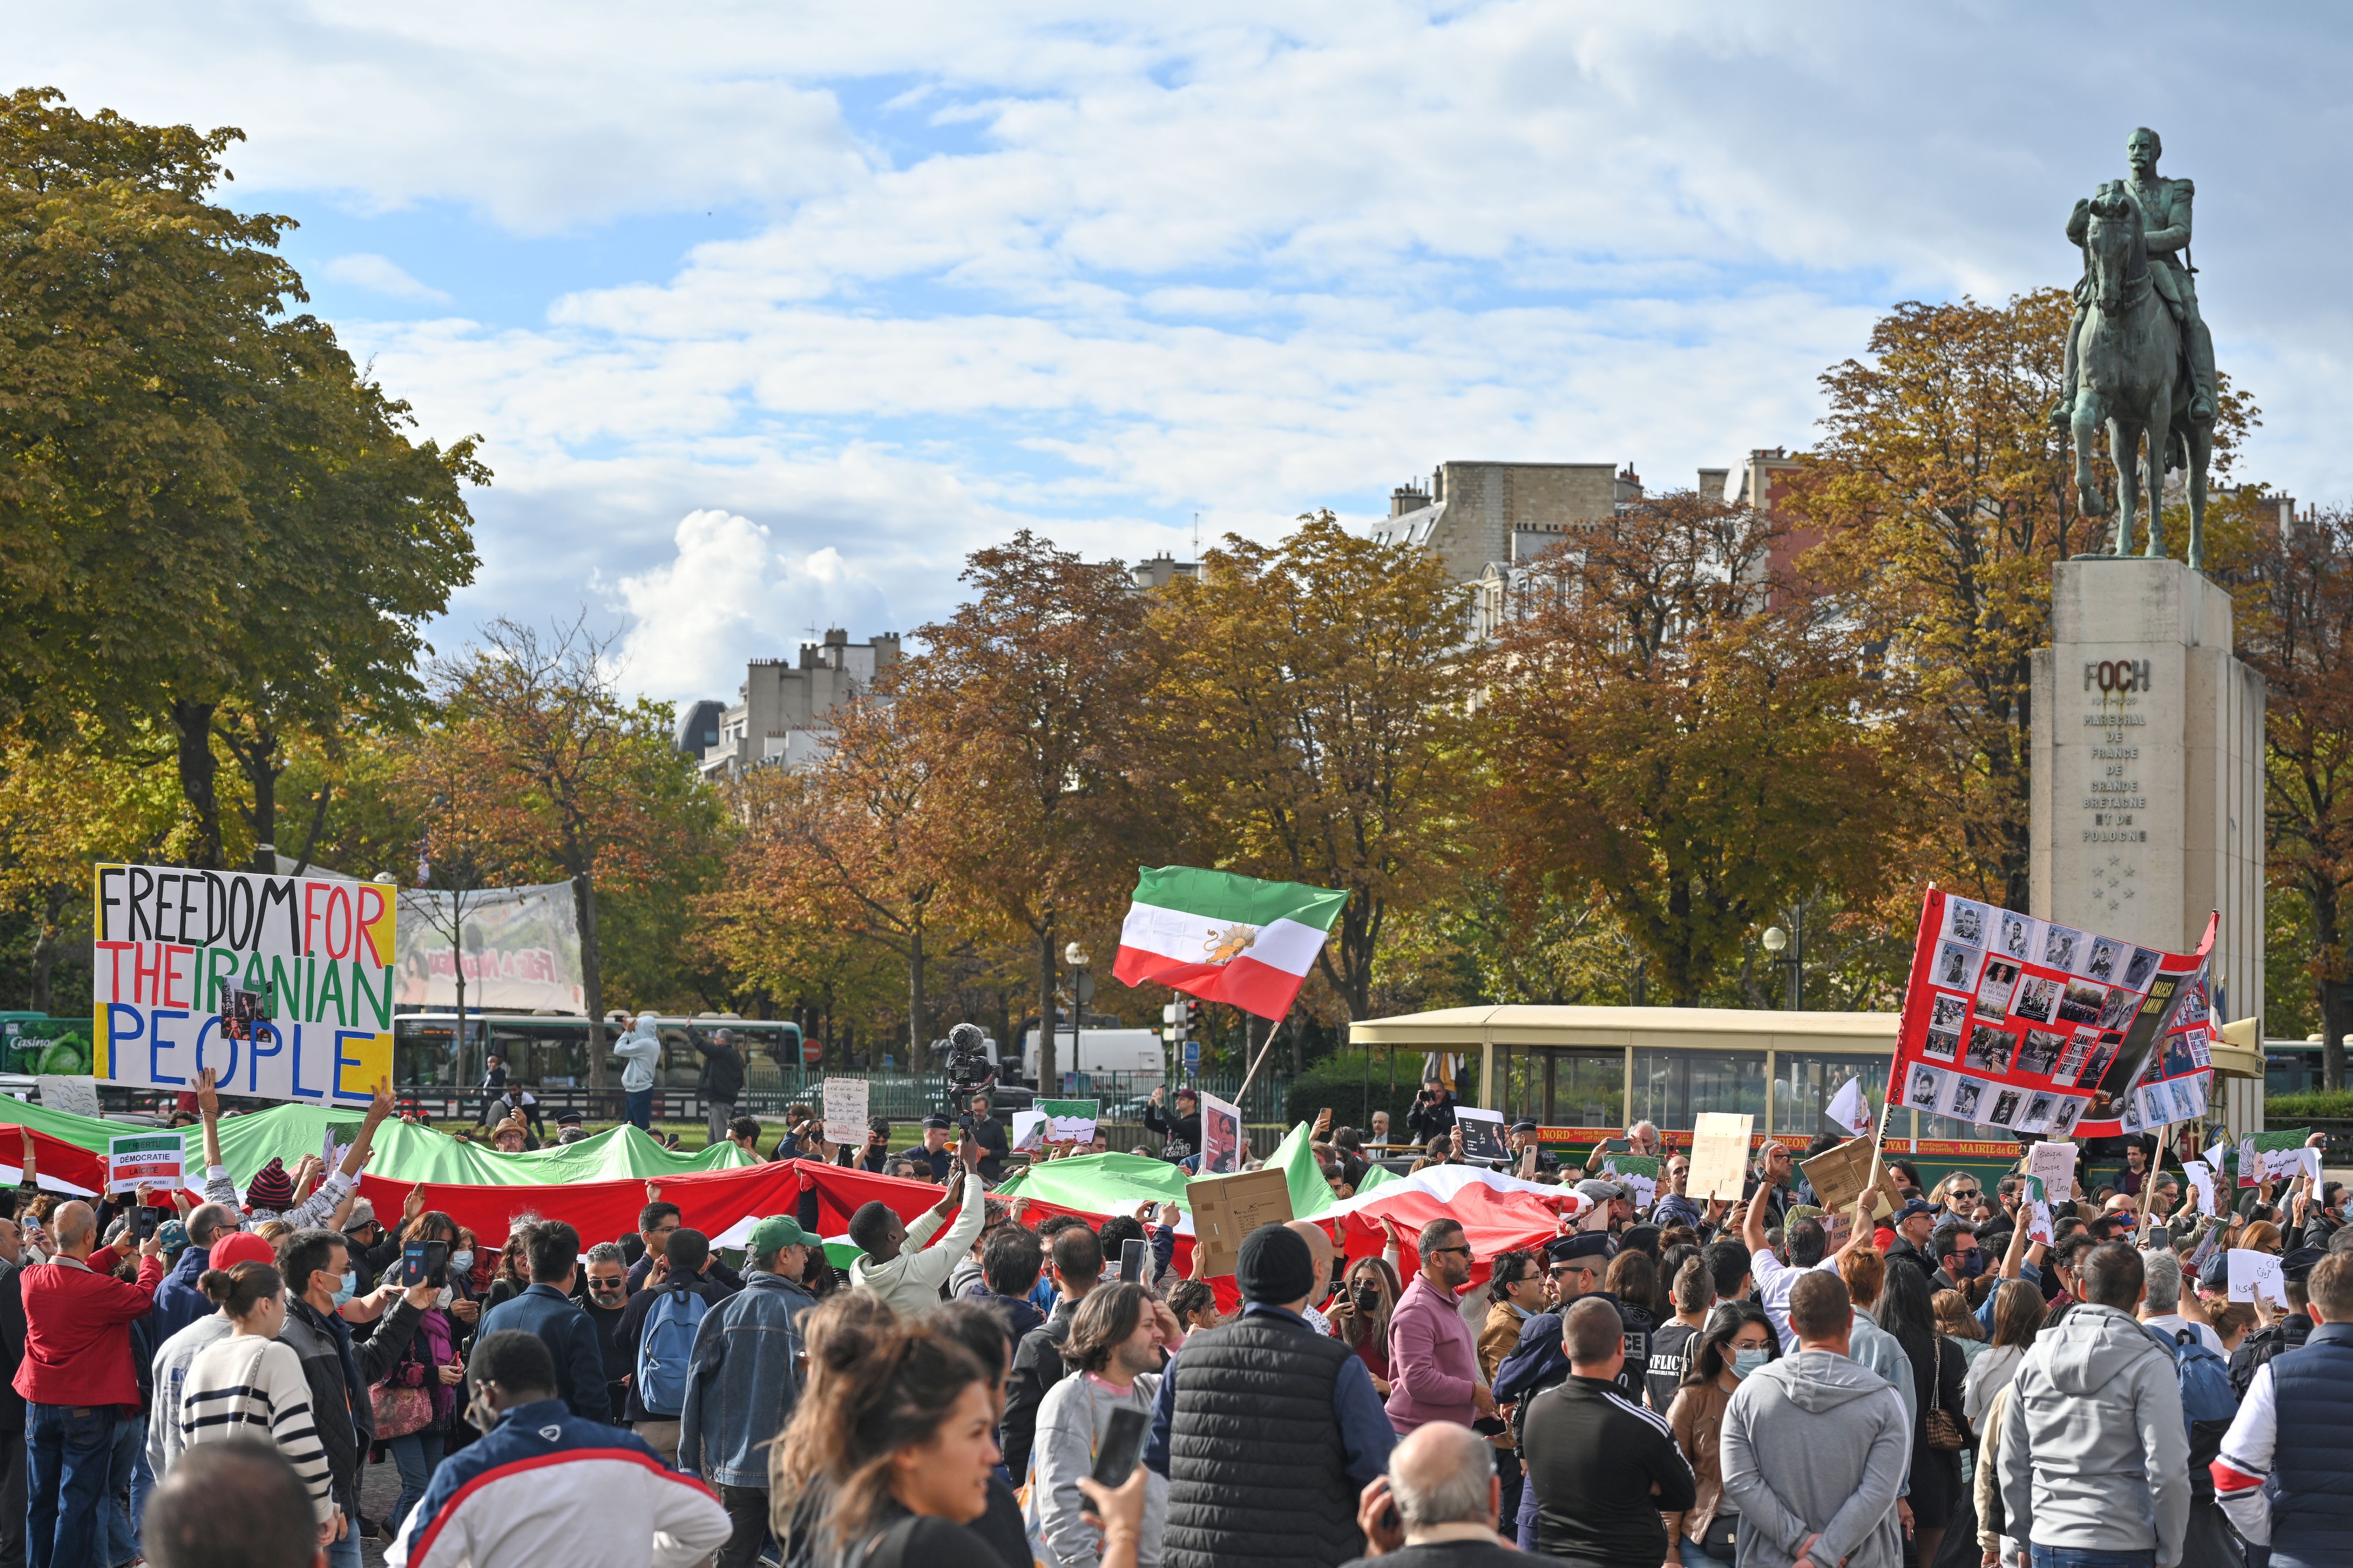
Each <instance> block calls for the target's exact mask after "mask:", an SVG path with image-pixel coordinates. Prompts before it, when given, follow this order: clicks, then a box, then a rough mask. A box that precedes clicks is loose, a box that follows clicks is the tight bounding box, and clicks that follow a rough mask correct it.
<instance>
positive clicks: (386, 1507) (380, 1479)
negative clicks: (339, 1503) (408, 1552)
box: [360, 1458, 400, 1568]
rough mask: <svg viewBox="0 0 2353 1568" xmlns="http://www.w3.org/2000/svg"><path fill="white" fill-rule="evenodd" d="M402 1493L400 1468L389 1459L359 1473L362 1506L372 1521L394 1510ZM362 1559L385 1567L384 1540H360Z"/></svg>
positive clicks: (370, 1567)
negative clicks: (393, 1507)
mask: <svg viewBox="0 0 2353 1568" xmlns="http://www.w3.org/2000/svg"><path fill="white" fill-rule="evenodd" d="M399 1496H400V1468H399V1467H398V1466H396V1465H395V1464H394V1463H393V1462H392V1460H391V1459H390V1458H386V1459H385V1461H384V1463H382V1464H380V1465H370V1466H369V1467H368V1468H366V1469H365V1470H364V1471H362V1472H361V1474H360V1507H361V1508H362V1509H363V1510H365V1512H366V1514H367V1516H368V1518H369V1520H371V1521H375V1520H381V1519H382V1518H384V1516H385V1515H386V1514H388V1513H390V1512H391V1511H392V1504H393V1500H394V1499H396V1498H397V1497H399ZM360 1561H361V1562H363V1563H366V1564H367V1565H368V1568H382V1564H383V1563H384V1543H383V1542H379V1541H376V1540H375V1539H374V1538H372V1537H371V1538H369V1539H366V1540H364V1541H362V1542H360Z"/></svg>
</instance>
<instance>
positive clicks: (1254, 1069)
mask: <svg viewBox="0 0 2353 1568" xmlns="http://www.w3.org/2000/svg"><path fill="white" fill-rule="evenodd" d="M1289 1022H1291V1009H1290V1008H1288V1007H1285V1008H1284V1009H1283V1010H1282V1017H1280V1018H1277V1019H1276V1020H1275V1021H1274V1027H1272V1028H1271V1029H1269V1030H1268V1031H1267V1032H1266V1043H1265V1044H1264V1045H1262V1046H1261V1047H1259V1048H1258V1057H1257V1059H1256V1060H1254V1061H1252V1062H1251V1063H1250V1071H1248V1072H1246V1073H1244V1074H1243V1075H1242V1086H1241V1088H1240V1089H1236V1090H1234V1105H1235V1107H1236V1108H1237V1109H1239V1108H1240V1105H1241V1102H1242V1096H1243V1095H1246V1094H1248V1093H1249V1092H1250V1083H1251V1080H1252V1079H1256V1078H1257V1077H1258V1069H1259V1068H1261V1067H1262V1066H1264V1065H1265V1063H1266V1053H1267V1052H1269V1051H1271V1050H1272V1049H1273V1048H1274V1037H1275V1036H1277V1035H1279V1034H1281V1033H1282V1026H1284V1025H1285V1024H1288V1023H1289ZM1244 1038H1245V1039H1247V1038H1248V1036H1244Z"/></svg>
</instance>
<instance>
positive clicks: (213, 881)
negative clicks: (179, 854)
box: [90, 866, 395, 1105]
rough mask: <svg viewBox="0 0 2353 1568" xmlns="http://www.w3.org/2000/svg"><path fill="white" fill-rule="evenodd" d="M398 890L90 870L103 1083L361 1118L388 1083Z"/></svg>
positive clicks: (231, 874) (241, 875) (168, 871)
mask: <svg viewBox="0 0 2353 1568" xmlns="http://www.w3.org/2000/svg"><path fill="white" fill-rule="evenodd" d="M392 893H393V889H390V888H386V887H380V886H378V885H376V884H375V883H373V882H349V881H342V880H337V879H328V878H323V877H263V876H257V875H254V874H252V873H250V872H244V871H192V870H186V869H184V868H179V867H176V866H100V867H99V868H98V874H97V889H96V898H97V902H96V907H95V910H94V912H93V918H92V921H91V928H92V930H93V931H95V932H96V933H97V935H96V939H95V940H94V941H93V942H92V943H91V949H92V951H91V954H90V958H91V963H92V968H93V974H92V982H93V984H92V989H93V991H94V993H95V995H96V1004H95V1006H94V1008H93V1017H92V1020H91V1023H92V1027H93V1030H94V1033H93V1035H92V1040H93V1042H94V1045H95V1049H96V1053H97V1062H96V1070H97V1076H98V1078H99V1079H100V1081H101V1082H105V1083H120V1084H128V1085H131V1086H132V1087H134V1088H140V1089H174V1090H177V1089H189V1088H193V1087H194V1086H195V1081H196V1073H197V1070H198V1069H199V1068H213V1069H214V1071H215V1072H216V1073H217V1074H218V1075H219V1083H220V1089H221V1091H222V1092H223V1093H225V1094H244V1095H253V1096H257V1097H259V1098H261V1099H265V1100H311V1101H314V1102H317V1103H321V1104H328V1105H335V1104H343V1105H364V1104H365V1103H366V1102H367V1100H368V1099H369V1096H370V1093H371V1091H372V1090H373V1089H374V1088H375V1084H376V1082H377V1081H378V1080H379V1079H387V1080H388V1079H390V1078H391V1076H392V962H393V953H394V947H393V925H394V920H395V909H394V902H393V898H392Z"/></svg>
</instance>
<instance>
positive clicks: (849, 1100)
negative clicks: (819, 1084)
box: [825, 1078, 873, 1143]
mask: <svg viewBox="0 0 2353 1568" xmlns="http://www.w3.org/2000/svg"><path fill="white" fill-rule="evenodd" d="M872 1087H873V1086H872V1085H871V1084H869V1083H868V1082H867V1081H866V1080H865V1079H862V1078H829V1079H826V1080H825V1135H826V1137H827V1138H828V1139H829V1140H830V1141H832V1142H836V1143H841V1142H849V1139H850V1138H852V1137H855V1136H856V1135H857V1133H858V1132H859V1131H862V1130H863V1129H864V1128H865V1126H866V1108H867V1106H868V1105H869V1104H871V1099H870V1098H869V1097H870V1095H871V1091H872Z"/></svg>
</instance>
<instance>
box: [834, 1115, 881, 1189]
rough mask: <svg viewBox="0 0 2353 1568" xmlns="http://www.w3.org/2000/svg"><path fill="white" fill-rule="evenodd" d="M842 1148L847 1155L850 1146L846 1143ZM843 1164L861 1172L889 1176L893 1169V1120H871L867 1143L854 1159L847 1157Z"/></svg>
mask: <svg viewBox="0 0 2353 1568" xmlns="http://www.w3.org/2000/svg"><path fill="white" fill-rule="evenodd" d="M842 1147H843V1150H844V1152H845V1155H847V1153H848V1150H849V1145H848V1144H846V1143H845V1144H844V1145H843V1146H842ZM842 1163H844V1164H846V1165H849V1166H852V1167H854V1168H856V1169H858V1170H860V1171H871V1172H873V1173H875V1174H876V1175H878V1176H879V1175H884V1174H887V1173H889V1171H890V1169H891V1119H890V1118H889V1117H887V1116H877V1117H873V1118H871V1119H870V1120H869V1121H867V1123H866V1142H865V1143H864V1144H863V1145H862V1146H861V1147H860V1149H859V1150H858V1152H857V1153H856V1155H855V1156H854V1157H846V1158H845V1159H844V1160H843V1161H842Z"/></svg>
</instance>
